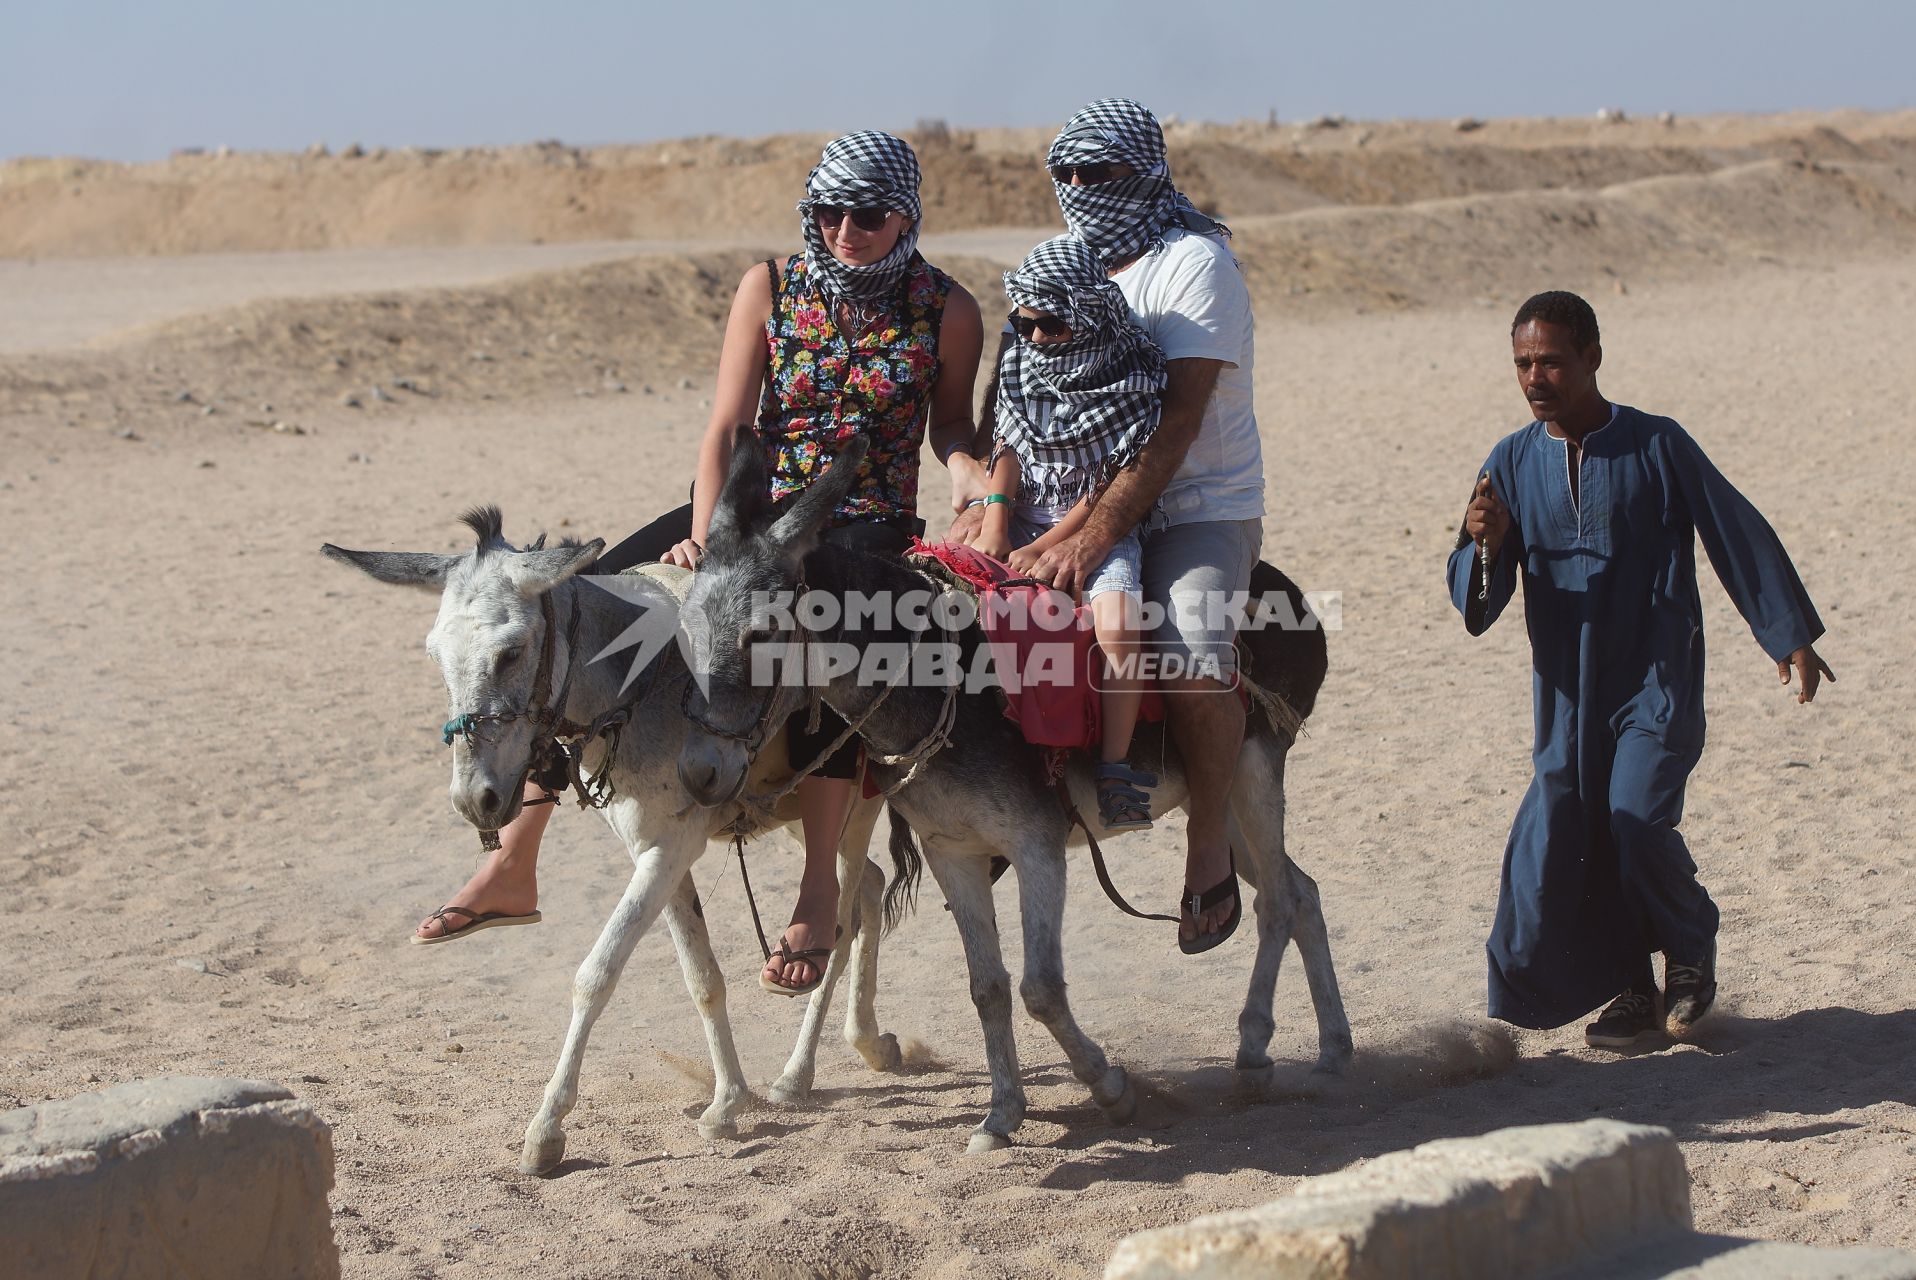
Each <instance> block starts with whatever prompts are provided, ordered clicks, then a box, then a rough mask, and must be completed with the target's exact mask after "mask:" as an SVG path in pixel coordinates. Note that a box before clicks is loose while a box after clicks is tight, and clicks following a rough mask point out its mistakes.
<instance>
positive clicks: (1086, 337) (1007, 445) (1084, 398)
mask: <svg viewBox="0 0 1916 1280" xmlns="http://www.w3.org/2000/svg"><path fill="white" fill-rule="evenodd" d="M1005 293H1006V295H1007V296H1009V297H1010V299H1011V300H1012V302H1014V303H1016V304H1017V305H1018V306H1021V307H1029V308H1031V309H1032V310H1033V311H1039V312H1043V313H1044V314H1046V315H1053V316H1059V317H1062V318H1063V319H1065V320H1067V321H1069V322H1070V325H1071V339H1070V341H1068V342H1059V343H1047V344H1046V345H1044V346H1039V345H1037V344H1036V343H1032V342H1027V341H1023V340H1015V341H1013V342H1012V343H1010V344H1009V345H1008V346H1007V347H1006V348H1005V351H1004V355H1003V356H1002V357H1001V358H1000V359H999V362H998V443H997V449H999V450H1002V449H1010V450H1011V451H1012V452H1014V453H1016V454H1017V455H1018V464H1019V468H1020V470H1021V472H1022V475H1021V479H1020V483H1019V489H1018V492H1019V495H1020V498H1021V500H1023V501H1027V502H1031V501H1035V502H1038V503H1040V504H1042V505H1044V506H1049V507H1066V506H1070V505H1071V504H1072V503H1075V502H1076V501H1078V500H1079V499H1080V498H1084V497H1087V496H1090V495H1093V494H1095V493H1096V492H1097V491H1098V490H1099V489H1101V488H1103V487H1104V484H1105V482H1106V481H1108V480H1109V479H1110V478H1111V477H1112V476H1114V475H1116V474H1117V473H1118V472H1119V471H1121V470H1123V469H1124V468H1125V467H1128V466H1130V465H1131V464H1132V463H1133V462H1136V461H1137V458H1138V451H1139V450H1140V449H1142V448H1143V447H1144V445H1145V442H1146V441H1148V440H1149V439H1150V438H1151V435H1152V433H1153V432H1155V431H1156V430H1157V429H1158V417H1159V414H1160V412H1161V410H1162V407H1163V405H1162V399H1161V397H1162V393H1163V391H1164V381H1165V375H1164V352H1163V351H1161V350H1160V349H1159V348H1158V344H1157V343H1155V342H1153V341H1151V336H1150V335H1149V334H1147V333H1146V332H1145V331H1144V330H1143V329H1142V328H1140V327H1139V325H1138V323H1137V321H1135V320H1133V319H1132V318H1131V308H1130V306H1129V304H1127V303H1126V302H1125V300H1124V295H1123V294H1122V293H1120V292H1119V291H1118V286H1117V285H1115V284H1112V283H1111V280H1110V278H1109V277H1108V276H1107V275H1106V274H1105V269H1104V263H1103V262H1102V261H1101V260H1100V259H1099V257H1098V253H1097V251H1096V250H1095V249H1093V248H1092V247H1091V246H1090V245H1088V244H1086V243H1085V242H1084V241H1082V240H1080V239H1078V237H1076V236H1073V235H1063V236H1058V237H1056V238H1055V239H1051V240H1047V241H1045V242H1044V243H1043V244H1041V245H1039V246H1038V247H1037V248H1035V249H1033V250H1032V251H1031V253H1030V254H1029V255H1028V256H1027V257H1026V258H1025V260H1024V263H1023V265H1021V266H1020V267H1019V268H1018V269H1017V270H1016V271H1007V272H1005ZM1047 410H1049V412H1048V413H1047V412H1046V411H1047ZM992 456H993V460H994V461H995V460H996V457H997V453H996V451H995V450H994V452H993V455H992Z"/></svg>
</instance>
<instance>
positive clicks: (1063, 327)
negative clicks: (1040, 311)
mask: <svg viewBox="0 0 1916 1280" xmlns="http://www.w3.org/2000/svg"><path fill="white" fill-rule="evenodd" d="M1006 318H1007V319H1008V320H1010V321H1011V327H1012V329H1013V330H1015V331H1016V332H1017V334H1018V336H1019V337H1020V338H1023V339H1024V340H1025V341H1026V342H1029V341H1031V335H1032V334H1034V333H1042V334H1043V335H1044V336H1045V337H1047V338H1069V337H1070V336H1071V322H1070V321H1069V320H1066V319H1065V318H1064V317H1063V316H1027V315H1020V314H1019V313H1018V312H1016V311H1014V312H1012V313H1011V314H1010V315H1009V316H1008V317H1006Z"/></svg>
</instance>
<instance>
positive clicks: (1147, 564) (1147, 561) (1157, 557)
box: [1144, 520, 1264, 686]
mask: <svg viewBox="0 0 1916 1280" xmlns="http://www.w3.org/2000/svg"><path fill="white" fill-rule="evenodd" d="M1263 543H1264V522H1263V521H1262V520H1198V521H1193V522H1191V523H1188V524H1174V525H1169V526H1167V527H1164V528H1158V529H1154V528H1152V527H1151V526H1150V523H1149V522H1146V525H1145V529H1144V601H1145V610H1146V613H1147V615H1148V614H1149V613H1150V612H1151V611H1152V606H1153V605H1156V606H1158V608H1160V609H1162V610H1163V620H1162V621H1161V622H1160V623H1159V624H1158V626H1157V628H1156V629H1155V630H1154V631H1153V632H1152V634H1151V642H1152V643H1151V646H1150V647H1151V649H1152V650H1154V651H1155V652H1157V653H1158V654H1160V655H1161V657H1160V658H1159V659H1158V661H1159V662H1160V663H1161V664H1163V665H1162V668H1161V669H1162V670H1164V671H1165V673H1166V674H1167V675H1168V674H1169V673H1170V669H1171V668H1172V667H1173V666H1177V667H1179V668H1180V669H1182V670H1183V671H1184V672H1185V673H1186V674H1189V675H1198V676H1204V677H1209V678H1212V679H1216V680H1218V681H1220V682H1222V683H1224V684H1226V685H1233V686H1234V685H1235V684H1236V683H1237V648H1236V646H1235V644H1234V643H1233V637H1234V636H1235V635H1236V632H1237V626H1238V623H1239V621H1240V620H1241V617H1242V604H1243V598H1244V593H1245V592H1246V591H1249V590H1250V586H1251V566H1253V565H1255V564H1256V563H1257V556H1258V551H1259V549H1260V548H1261V547H1262V546H1263ZM1233 604H1235V605H1236V606H1237V607H1232V606H1233Z"/></svg>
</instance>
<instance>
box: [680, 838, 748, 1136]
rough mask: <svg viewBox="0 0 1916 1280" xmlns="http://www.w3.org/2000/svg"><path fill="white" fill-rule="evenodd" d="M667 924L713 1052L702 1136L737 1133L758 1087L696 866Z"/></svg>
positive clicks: (683, 883) (701, 1119) (688, 874)
mask: <svg viewBox="0 0 1916 1280" xmlns="http://www.w3.org/2000/svg"><path fill="white" fill-rule="evenodd" d="M665 926H666V928H668V929H670V930H671V931H672V943H673V945H674V946H676V947H677V948H678V952H679V968H680V970H681V971H683V973H684V974H685V989H686V990H687V991H688V992H690V993H691V995H692V1003H694V1004H696V1005H697V1006H698V1008H699V1017H700V1019H701V1020H703V1021H704V1023H705V1044H706V1047H707V1048H708V1049H709V1050H710V1051H711V1054H712V1105H711V1106H709V1107H707V1108H706V1109H705V1113H704V1114H703V1115H701V1116H700V1117H699V1136H700V1137H703V1138H735V1137H737V1136H738V1117H739V1113H740V1112H742V1111H744V1110H745V1108H746V1105H747V1104H748V1103H750V1102H751V1100H752V1090H751V1087H750V1086H749V1085H747V1084H746V1083H745V1069H744V1068H743V1067H741V1066H740V1065H739V1061H738V1048H737V1047H736V1046H735V1045H734V1044H733V1043H732V1022H731V1019H729V1018H727V1017H726V1016H725V975H724V973H722V972H721V971H720V970H719V964H718V958H717V957H716V956H714V955H713V954H712V939H711V935H709V934H708V933H706V931H705V913H704V911H703V910H701V909H700V907H699V895H698V891H697V890H696V889H695V888H694V887H693V885H692V873H691V872H690V871H688V872H686V873H685V875H684V876H683V877H681V878H680V880H679V888H678V892H676V893H674V894H673V895H672V900H671V901H670V902H667V903H666V904H665Z"/></svg>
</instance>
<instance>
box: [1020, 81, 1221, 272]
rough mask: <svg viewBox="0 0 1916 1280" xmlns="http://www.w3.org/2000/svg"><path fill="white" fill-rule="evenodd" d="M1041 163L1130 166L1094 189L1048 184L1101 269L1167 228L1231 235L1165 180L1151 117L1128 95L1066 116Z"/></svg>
mask: <svg viewBox="0 0 1916 1280" xmlns="http://www.w3.org/2000/svg"><path fill="white" fill-rule="evenodd" d="M1044 162H1045V166H1046V167H1047V168H1054V167H1056V166H1058V165H1061V164H1125V165H1129V166H1130V167H1131V168H1132V169H1133V170H1135V172H1134V173H1133V174H1132V175H1131V176H1130V177H1128V178H1119V179H1118V180H1117V181H1115V182H1105V183H1100V184H1099V185H1097V186H1095V187H1074V186H1072V185H1070V184H1069V183H1065V182H1057V181H1053V183H1052V186H1053V187H1054V188H1056V190H1057V192H1058V207H1059V208H1060V209H1062V210H1063V211H1064V220H1065V225H1067V226H1069V227H1070V228H1071V230H1072V231H1073V232H1075V233H1076V234H1077V235H1079V236H1080V237H1082V238H1083V239H1084V240H1085V241H1086V242H1087V243H1089V244H1090V245H1091V247H1092V248H1094V249H1096V250H1097V251H1098V254H1099V256H1101V257H1102V258H1103V259H1104V261H1105V263H1106V265H1107V266H1108V265H1111V264H1113V263H1118V262H1122V261H1124V260H1125V259H1126V258H1132V257H1136V256H1137V255H1138V254H1141V253H1144V252H1145V251H1147V250H1156V249H1157V248H1158V247H1160V246H1161V245H1163V243H1164V233H1165V232H1166V231H1168V230H1170V229H1171V228H1172V227H1184V228H1185V229H1187V230H1190V231H1195V232H1198V233H1199V234H1201V235H1222V236H1228V235H1230V234H1231V229H1230V228H1229V227H1227V226H1225V225H1224V224H1223V223H1222V222H1219V221H1218V220H1217V219H1216V218H1212V217H1208V216H1206V215H1205V214H1203V213H1200V212H1198V209H1197V206H1196V205H1193V204H1192V203H1191V202H1190V201H1189V200H1187V199H1185V198H1184V193H1183V192H1181V191H1179V190H1178V189H1177V188H1176V187H1175V186H1173V185H1172V183H1171V166H1170V165H1169V164H1168V163H1167V162H1166V161H1165V157H1164V131H1163V130H1162V129H1160V128H1159V127H1158V118H1157V117H1156V116H1154V115H1152V114H1151V113H1150V111H1149V110H1147V109H1146V108H1145V107H1143V106H1142V105H1140V104H1138V103H1136V102H1133V101H1131V99H1129V98H1101V99H1099V100H1098V101H1096V102H1094V103H1092V104H1091V105H1090V106H1088V107H1086V108H1084V110H1082V111H1080V112H1078V114H1077V115H1075V116H1072V117H1071V119H1069V120H1067V121H1065V126H1064V128H1063V129H1062V130H1060V131H1059V133H1058V136H1057V137H1056V138H1054V139H1053V140H1052V143H1051V150H1050V151H1048V152H1046V153H1045V158H1044Z"/></svg>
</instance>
